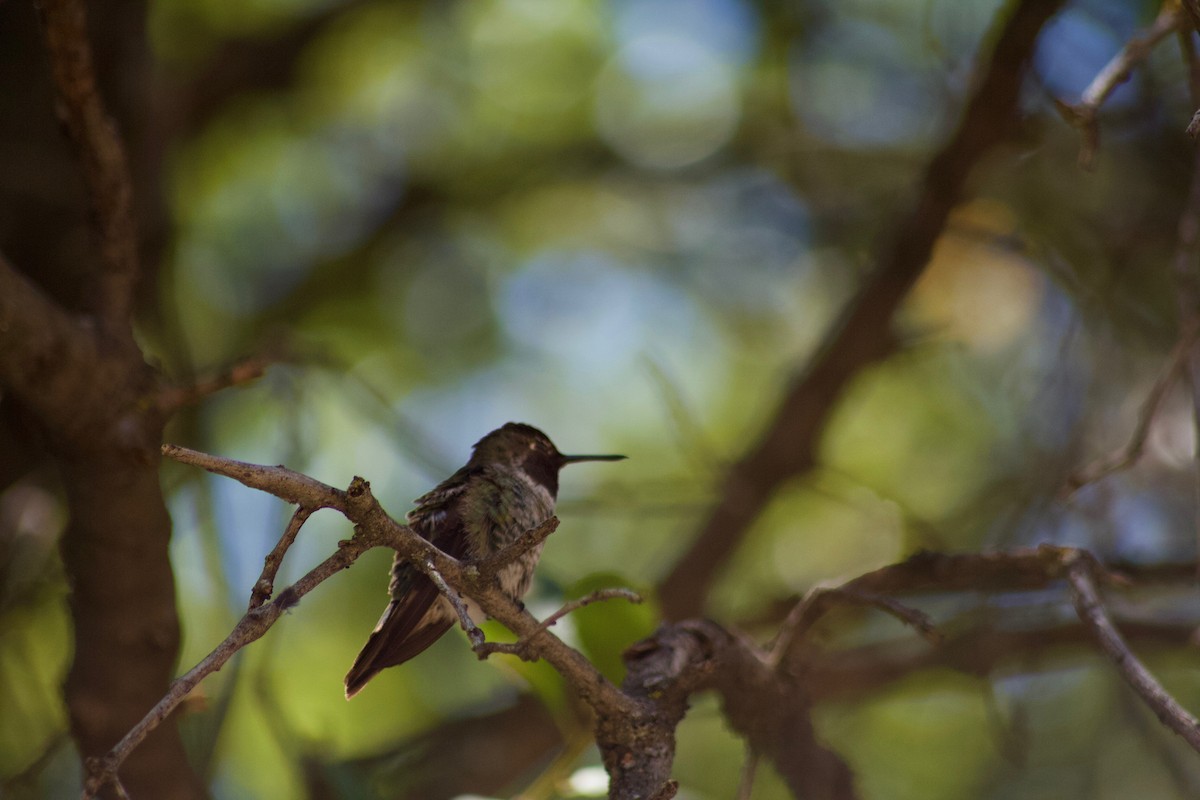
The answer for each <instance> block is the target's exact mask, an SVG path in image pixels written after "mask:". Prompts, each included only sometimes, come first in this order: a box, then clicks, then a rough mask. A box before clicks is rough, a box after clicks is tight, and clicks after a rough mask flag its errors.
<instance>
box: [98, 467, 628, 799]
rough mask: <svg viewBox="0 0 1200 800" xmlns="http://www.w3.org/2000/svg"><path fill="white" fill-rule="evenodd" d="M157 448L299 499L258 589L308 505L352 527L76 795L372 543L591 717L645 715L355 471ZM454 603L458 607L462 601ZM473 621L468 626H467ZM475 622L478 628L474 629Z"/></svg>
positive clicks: (545, 527)
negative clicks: (555, 675) (400, 518)
mask: <svg viewBox="0 0 1200 800" xmlns="http://www.w3.org/2000/svg"><path fill="white" fill-rule="evenodd" d="M163 454H164V455H166V456H168V457H171V458H174V459H176V460H178V461H182V462H184V463H187V464H191V465H194V466H198V467H201V468H203V469H206V470H208V471H210V472H213V473H216V474H219V475H224V476H227V477H231V478H233V479H235V480H237V481H239V482H241V483H242V484H244V485H246V486H249V487H251V488H255V489H260V490H262V491H265V492H268V493H270V494H273V495H275V496H277V497H281V498H283V499H285V500H288V501H290V502H293V503H296V504H298V505H300V510H298V511H297V512H296V514H295V515H293V517H292V521H291V523H289V526H288V531H286V532H285V534H284V536H283V537H282V538H281V541H280V543H279V544H278V545H277V546H276V548H275V551H273V553H272V556H274V555H275V554H276V553H278V559H275V558H272V556H268V559H267V563H266V564H265V565H264V570H263V577H262V578H260V584H261V588H264V589H265V587H266V584H267V583H273V579H274V570H275V569H277V568H278V564H277V561H278V560H279V559H282V556H283V553H284V552H285V551H286V550H287V545H289V544H290V541H289V537H290V538H294V535H295V534H294V531H298V530H299V528H300V526H301V525H302V524H303V522H304V520H305V519H306V518H307V516H308V514H310V513H311V511H312V510H316V509H318V508H333V509H336V510H338V511H340V512H341V513H342V514H343V515H345V516H346V518H347V519H348V520H350V521H351V522H352V523H354V525H355V531H356V533H355V536H354V538H353V539H351V540H349V541H346V542H341V543H339V549H338V552H337V553H334V554H333V555H332V556H330V557H329V558H327V559H326V560H325V561H323V562H322V563H321V564H320V565H318V566H317V567H315V568H314V569H313V570H311V571H310V572H309V573H308V574H306V575H305V576H304V577H303V578H301V579H300V580H299V581H297V582H296V583H294V584H293V585H291V586H289V587H287V588H286V589H284V590H283V591H281V592H279V593H278V595H277V596H276V597H275V599H274V600H273V601H271V602H269V603H262V604H261V605H258V606H257V607H252V608H251V609H250V611H248V612H247V613H246V615H245V616H243V617H242V619H241V621H240V622H239V623H238V624H237V626H236V627H235V628H234V630H233V632H231V633H230V635H229V636H228V637H227V638H226V639H225V641H224V642H222V643H221V644H220V645H218V647H217V648H216V649H215V650H213V652H212V653H210V654H209V655H208V656H207V657H206V658H205V659H204V660H203V661H201V662H200V663H199V664H197V665H196V666H195V667H193V668H192V669H191V670H189V671H188V672H187V673H186V674H185V675H183V676H182V677H181V678H179V679H178V680H176V681H175V682H174V683H173V684H172V685H171V688H170V690H169V692H168V693H167V695H166V696H164V697H163V698H162V700H160V701H159V703H158V704H156V705H155V707H154V708H153V709H152V710H151V711H150V712H149V713H148V714H147V715H146V716H145V717H144V718H143V719H142V721H141V722H139V723H138V724H137V725H136V726H135V727H134V728H133V729H132V730H131V731H130V732H129V733H128V734H126V736H125V737H124V738H122V740H121V742H119V743H118V745H117V746H116V747H114V748H113V750H112V751H110V752H109V753H108V755H106V756H105V757H104V759H102V760H100V762H99V763H98V764H97V765H96V766H95V768H94V769H93V770H92V772H91V776H90V777H89V779H88V782H87V785H86V793H85V796H92V795H94V794H95V792H96V791H98V790H99V788H100V787H101V786H103V785H106V784H108V783H110V782H111V781H112V780H113V779H114V778H115V777H116V775H117V772H118V770H119V768H120V766H121V764H122V763H123V762H124V760H125V759H126V758H127V757H128V756H129V754H130V753H131V752H132V751H133V750H134V749H135V748H136V747H137V746H138V744H140V743H141V742H142V741H143V740H144V739H145V737H146V736H147V735H148V734H149V733H150V731H152V730H154V729H155V728H156V727H157V726H158V725H159V724H161V723H162V721H163V720H164V719H166V718H167V716H168V715H169V714H170V713H171V711H172V710H173V709H174V708H176V707H177V706H178V705H179V703H180V701H182V699H183V698H184V697H186V696H187V694H188V693H189V692H190V691H191V690H192V689H193V688H195V686H196V684H197V683H199V681H200V680H201V679H202V678H204V677H205V676H206V675H208V674H211V673H212V672H215V671H216V670H218V669H220V668H221V666H223V665H224V664H225V663H226V662H227V661H228V660H229V659H230V658H231V657H232V656H233V654H234V653H236V652H237V651H238V650H239V649H241V648H242V647H244V646H246V645H247V644H249V643H250V642H253V641H255V640H257V639H258V638H260V637H261V636H262V635H263V634H264V633H266V631H267V630H268V629H269V628H270V626H271V625H272V624H274V622H275V620H276V619H278V617H279V615H280V614H281V613H282V612H283V611H284V610H286V609H288V608H290V607H292V606H294V605H295V604H296V603H298V602H299V600H300V599H301V598H302V597H303V596H304V595H306V594H307V593H308V592H310V591H312V589H313V588H315V587H316V586H317V584H319V583H320V582H321V581H323V580H326V579H327V578H329V577H331V576H333V575H334V574H336V573H338V572H339V571H341V570H342V569H345V568H347V567H349V566H350V565H351V564H352V563H353V562H354V561H355V560H356V559H357V558H358V556H359V555H361V554H362V553H363V552H365V551H366V550H368V549H370V548H372V547H380V546H387V547H390V548H392V549H393V550H395V551H396V552H397V553H399V554H400V555H401V557H403V558H405V559H407V560H408V561H409V562H410V563H412V564H414V565H415V566H417V567H418V568H419V569H422V570H423V571H424V572H425V573H426V574H427V575H428V576H429V577H430V578H431V579H432V580H434V582H435V583H436V584H437V585H438V587H439V589H441V590H442V592H443V593H444V594H445V595H446V596H447V597H450V598H452V599H458V598H461V596H463V595H466V596H469V597H470V598H471V599H472V600H474V601H475V602H477V603H478V604H479V605H480V607H481V608H482V609H483V610H484V612H485V613H487V614H488V615H489V616H491V617H493V618H495V619H498V620H499V621H500V622H502V623H503V624H504V625H506V626H507V627H508V628H509V629H510V630H512V631H513V632H514V633H515V634H517V636H518V637H520V638H521V639H524V640H526V641H527V644H526V645H525V647H526V648H528V650H529V651H530V656H531V657H534V658H542V659H545V660H546V661H547V662H549V663H550V664H551V665H552V666H554V668H555V669H557V670H558V671H559V672H560V673H561V674H562V675H563V677H564V678H565V679H566V681H567V683H568V685H570V686H571V687H572V689H573V690H574V691H575V692H576V694H578V695H579V697H580V698H581V699H582V700H583V701H584V702H586V703H588V704H589V705H591V706H592V708H593V709H594V710H595V711H596V713H597V715H598V717H601V718H612V719H617V720H623V721H624V723H628V721H629V720H631V719H633V718H635V717H637V716H638V715H640V714H645V713H648V712H647V710H646V709H645V708H643V706H642V705H641V704H640V703H639V702H637V701H636V700H634V699H632V698H629V697H627V696H625V695H624V694H622V693H621V692H620V690H618V689H617V688H616V687H615V686H613V685H612V684H611V683H609V682H608V680H606V679H605V678H604V676H603V675H602V674H601V673H600V672H599V671H598V670H597V669H596V668H595V667H594V666H593V665H592V664H591V662H589V661H588V660H587V659H586V658H585V657H584V656H583V655H582V654H581V653H579V652H578V651H577V650H574V649H573V648H571V647H568V646H567V645H566V644H564V643H563V642H562V640H561V639H559V638H558V637H556V636H554V635H553V634H552V633H550V632H549V631H548V630H547V629H546V624H545V623H541V622H538V620H536V619H534V617H532V616H531V615H530V614H528V613H527V612H526V611H525V610H524V609H523V608H522V607H520V606H519V605H517V604H516V603H515V602H513V601H512V600H511V599H510V598H509V597H508V596H507V595H505V594H504V592H503V591H501V590H500V588H499V587H498V586H496V585H495V581H494V580H492V579H491V578H490V577H488V576H486V575H484V574H482V573H481V572H480V571H479V570H478V568H468V567H466V566H464V565H463V564H462V563H460V562H459V561H458V560H457V559H454V558H452V557H451V556H449V555H447V554H446V553H443V552H442V551H441V550H439V549H437V548H436V547H434V546H433V545H432V544H430V543H429V542H428V541H426V540H425V539H423V538H422V537H420V536H418V535H417V534H416V533H414V532H413V531H412V530H411V529H410V528H408V527H406V526H403V525H399V524H397V523H396V522H395V521H394V520H392V519H391V518H390V517H389V516H388V515H387V513H386V512H384V510H383V509H382V507H381V506H380V505H379V503H378V501H377V500H376V499H375V497H374V496H373V494H372V493H371V487H370V484H368V483H367V482H366V481H365V480H363V479H362V478H357V477H356V478H355V479H354V480H353V481H352V482H351V484H350V486H349V488H348V489H347V490H346V491H340V490H337V489H334V488H333V487H331V486H327V485H326V484H323V483H321V482H320V481H317V480H314V479H312V478H309V477H308V476H306V475H302V474H300V473H297V472H293V471H292V470H289V469H286V468H285V467H267V466H262V465H258V464H249V463H246V462H241V461H234V460H232V459H226V458H221V457H219V456H213V455H209V454H206V453H200V452H197V451H194V450H189V449H187V448H183V447H178V446H175V445H164V446H163ZM556 526H557V520H547V522H545V523H543V524H542V525H540V526H538V528H535V529H534V530H533V531H531V532H530V534H529V538H530V539H532V538H534V537H535V536H539V535H540V536H544V535H546V532H548V531H550V530H553V529H554V527H556ZM258 588H260V587H256V591H257V589H258ZM610 594H611V596H618V595H619V596H627V595H625V594H623V593H620V592H618V591H617V590H610ZM264 599H265V598H264ZM597 599H601V598H597ZM585 604H586V602H578V603H577V604H576V607H578V606H579V605H585ZM252 605H253V601H252ZM459 605H460V606H461V600H459ZM460 617H461V618H462V619H464V620H465V621H464V627H467V625H468V623H469V621H470V617H469V615H468V614H466V609H465V608H460ZM553 619H557V618H553ZM553 619H552V620H551V622H552V621H553ZM472 627H474V626H473V624H471V626H470V627H467V630H468V633H470V631H471V628H472ZM475 630H476V631H478V629H477V628H476V629H475ZM535 638H536V641H534V640H535ZM480 639H481V634H479V635H472V641H473V643H474V644H476V645H479V644H480V643H481V642H480V641H479V640H480ZM624 723H623V724H624Z"/></svg>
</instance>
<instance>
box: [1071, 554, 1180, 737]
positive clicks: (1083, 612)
mask: <svg viewBox="0 0 1200 800" xmlns="http://www.w3.org/2000/svg"><path fill="white" fill-rule="evenodd" d="M1065 559H1066V560H1065V563H1064V566H1065V567H1066V578H1067V582H1068V583H1069V584H1070V586H1071V595H1072V598H1073V599H1074V602H1075V610H1076V612H1078V614H1079V618H1080V619H1081V620H1083V622H1084V624H1085V625H1087V626H1088V627H1089V628H1090V629H1091V631H1092V634H1093V635H1094V636H1095V638H1096V641H1097V642H1098V643H1099V644H1100V649H1102V650H1103V651H1104V652H1105V653H1106V654H1107V655H1108V657H1109V658H1111V659H1112V661H1113V663H1114V664H1116V666H1117V669H1118V671H1120V673H1121V677H1123V678H1124V679H1125V682H1126V683H1128V684H1129V685H1130V686H1131V687H1133V690H1134V691H1135V692H1137V694H1138V696H1139V697H1141V698H1142V700H1143V701H1144V702H1145V703H1146V705H1148V706H1150V709H1151V710H1152V711H1154V713H1155V715H1156V716H1157V717H1158V719H1159V721H1160V722H1161V723H1162V724H1164V725H1166V726H1167V727H1168V728H1170V729H1171V730H1173V731H1175V733H1177V734H1179V735H1180V736H1182V737H1183V739H1184V740H1185V741H1186V742H1187V743H1188V744H1189V745H1190V746H1191V747H1192V749H1193V750H1196V751H1197V752H1200V721H1197V719H1196V718H1195V717H1194V716H1192V715H1191V714H1190V713H1188V711H1187V710H1186V709H1185V708H1184V707H1183V706H1181V705H1180V704H1179V703H1178V701H1176V700H1175V698H1174V697H1172V696H1171V695H1170V694H1168V693H1167V691H1166V689H1164V688H1163V687H1162V685H1161V684H1160V683H1159V682H1158V681H1157V680H1155V678H1154V676H1153V675H1151V674H1150V671H1149V670H1147V669H1146V667H1145V666H1144V665H1143V664H1142V662H1141V661H1139V660H1138V658H1137V656H1135V655H1134V654H1133V651H1131V650H1130V649H1129V646H1128V645H1127V644H1125V640H1124V638H1122V636H1121V633H1120V631H1118V630H1117V628H1116V626H1115V625H1113V623H1112V620H1111V619H1109V616H1108V612H1107V611H1105V608H1104V605H1103V603H1102V602H1101V600H1100V596H1099V594H1098V593H1097V591H1096V585H1095V582H1094V581H1093V577H1092V570H1093V569H1094V568H1095V566H1096V563H1095V560H1094V559H1093V558H1092V557H1091V556H1090V555H1088V554H1086V553H1084V552H1082V551H1074V552H1071V553H1068V554H1067V555H1066V557H1065Z"/></svg>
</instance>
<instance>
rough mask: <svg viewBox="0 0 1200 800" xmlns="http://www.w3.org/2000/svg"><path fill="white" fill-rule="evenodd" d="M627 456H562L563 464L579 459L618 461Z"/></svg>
mask: <svg viewBox="0 0 1200 800" xmlns="http://www.w3.org/2000/svg"><path fill="white" fill-rule="evenodd" d="M624 458H628V456H615V455H614V456H563V457H562V463H563V466H566V465H567V464H578V463H579V462H580V461H620V460H622V459H624Z"/></svg>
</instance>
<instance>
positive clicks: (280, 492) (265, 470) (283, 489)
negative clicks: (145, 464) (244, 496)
mask: <svg viewBox="0 0 1200 800" xmlns="http://www.w3.org/2000/svg"><path fill="white" fill-rule="evenodd" d="M162 454H163V455H164V456H166V457H167V458H170V459H173V460H175V461H178V462H180V463H182V464H190V465H191V466H193V467H200V468H201V469H205V470H208V471H209V472H212V473H214V474H216V475H224V476H225V477H226V478H233V479H234V480H235V481H237V482H238V483H240V484H242V485H243V486H249V487H250V488H251V489H258V490H259V491H263V492H266V493H267V494H273V495H275V496H276V497H278V498H279V499H281V500H286V501H287V502H289V503H294V504H295V505H299V506H304V507H305V508H308V509H310V510H311V511H316V510H318V509H322V508H333V509H336V510H338V511H341V512H343V513H345V511H346V508H347V498H346V493H345V492H343V491H341V490H340V489H335V488H333V487H332V486H330V485H328V484H325V483H321V482H320V481H318V480H315V479H313V478H310V477H308V476H307V475H304V474H302V473H299V472H294V471H292V470H290V469H288V468H287V467H282V466H279V467H266V466H262V465H260V464H250V463H248V462H245V461H234V460H233V459H231V458H221V457H220V456H214V455H209V454H208V453H201V452H199V451H196V450H189V449H188V448H186V447H180V446H179V445H177V444H164V445H163V446H162Z"/></svg>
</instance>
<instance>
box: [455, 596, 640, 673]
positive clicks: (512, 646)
mask: <svg viewBox="0 0 1200 800" xmlns="http://www.w3.org/2000/svg"><path fill="white" fill-rule="evenodd" d="M617 598H621V599H624V600H628V601H629V602H631V603H641V602H642V596H641V595H640V594H638V593H637V592H634V591H631V590H629V589H597V590H596V591H594V592H592V593H590V594H587V595H584V596H583V597H580V598H578V599H575V600H571V601H570V602H568V603H564V604H563V606H562V608H560V609H558V610H557V611H555V612H554V613H553V614H551V615H550V616H548V617H546V618H545V619H544V620H542V621H541V623H540V624H539V625H538V628H537V630H536V631H534V632H533V634H532V635H528V636H522V637H521V638H520V639H518V640H517V641H515V642H486V643H484V642H480V643H479V644H477V645H476V646H475V652H476V653H477V654H478V655H479V657H480V658H487V657H488V656H489V655H491V654H492V653H507V654H509V655H514V656H517V657H518V658H520V659H522V660H524V661H535V660H536V657H531V656H530V652H529V642H530V640H532V639H533V637H534V636H537V635H538V634H539V633H541V632H542V631H544V630H546V629H547V628H549V627H550V626H552V625H554V624H555V623H556V622H558V621H559V620H560V619H562V618H563V617H565V616H566V615H567V614H570V613H571V612H572V611H576V610H578V609H580V608H583V607H584V606H590V605H591V604H592V603H599V602H601V601H604V600H614V599H617Z"/></svg>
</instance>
